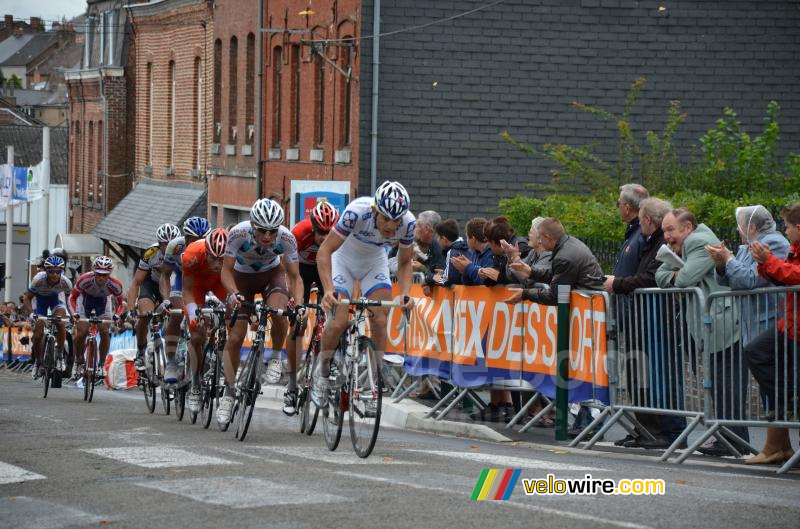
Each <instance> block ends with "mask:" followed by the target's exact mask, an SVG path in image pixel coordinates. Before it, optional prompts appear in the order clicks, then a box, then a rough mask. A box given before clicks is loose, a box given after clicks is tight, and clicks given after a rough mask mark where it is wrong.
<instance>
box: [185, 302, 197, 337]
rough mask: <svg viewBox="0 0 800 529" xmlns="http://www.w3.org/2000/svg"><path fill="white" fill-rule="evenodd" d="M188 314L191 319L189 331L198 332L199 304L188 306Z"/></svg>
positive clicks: (189, 304)
mask: <svg viewBox="0 0 800 529" xmlns="http://www.w3.org/2000/svg"><path fill="white" fill-rule="evenodd" d="M186 314H187V316H188V317H189V330H190V331H192V332H194V331H196V330H197V303H187V304H186Z"/></svg>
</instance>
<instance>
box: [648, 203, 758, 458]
mask: <svg viewBox="0 0 800 529" xmlns="http://www.w3.org/2000/svg"><path fill="white" fill-rule="evenodd" d="M661 227H662V229H663V230H664V240H665V241H666V242H667V244H669V245H670V247H671V248H672V250H673V251H674V252H675V253H676V254H677V255H679V256H680V257H681V258H682V259H683V265H682V267H677V266H675V265H674V264H670V263H663V264H662V265H661V266H660V267H659V268H658V270H657V271H656V283H657V284H658V286H659V287H661V288H671V287H676V288H690V287H698V288H700V289H701V290H702V292H703V294H704V296H705V298H706V299H707V298H708V296H709V295H710V294H712V293H714V292H722V291H726V290H729V289H728V288H727V287H723V286H720V284H719V283H717V280H716V279H715V277H714V262H713V261H712V260H711V257H710V256H709V255H708V253H707V252H706V251H705V246H706V245H712V246H718V245H719V243H720V241H719V239H718V238H717V236H716V235H714V233H713V232H712V231H711V230H710V229H709V228H708V226H706V225H705V224H698V223H697V220H696V219H695V216H694V215H693V214H692V213H691V212H690V211H688V210H687V209H685V208H680V209H675V210H672V211H671V212H669V213H667V215H666V216H665V217H664V221H663V222H662V225H661ZM684 316H685V320H684V321H685V322H686V324H687V326H688V331H689V336H690V337H691V339H692V340H693V341H694V343H695V344H700V343H703V335H702V333H703V325H701V324H700V322H701V321H703V318H702V315H701V314H698V313H697V309H696V308H695V307H694V305H693V304H692V303H689V304H688V306H687V307H686V309H685V312H684ZM710 324H711V342H710V344H709V343H706V344H705V346H706V347H708V348H710V351H709V353H710V354H711V363H712V366H713V370H714V372H713V377H714V380H715V381H716V383H715V384H714V390H713V393H714V407H715V415H716V417H717V419H741V418H742V414H743V412H744V408H745V402H744V401H745V396H746V393H745V391H746V390H745V388H746V387H747V371H746V370H745V369H743V368H742V361H741V350H740V349H741V342H740V340H739V336H740V333H739V318H738V311H737V310H736V307H735V305H734V303H733V302H732V300H730V299H721V300H718V302H715V303H714V304H713V305H712V308H711V322H710ZM706 376H708V375H706ZM727 429H728V430H730V431H731V432H732V433H734V434H735V435H737V436H738V437H740V438H741V439H742V440H743V441H745V442H749V441H750V436H749V434H748V431H747V428H746V427H741V426H728V427H727ZM720 435H725V433H724V432H723V433H721V434H720ZM728 441H730V442H731V444H733V446H734V447H737V449H739V447H741V450H740V451H746V450H748V449H747V448H745V447H744V446H742V445H741V443H739V442H738V441H736V439H734V438H728ZM699 451H700V452H701V453H703V454H706V455H714V456H728V455H734V454H732V453H731V452H730V451H729V450H728V449H727V447H726V446H725V445H723V444H722V443H720V442H718V441H717V440H716V439H715V440H713V441H711V442H709V443H708V444H706V445H704V446H702V447H700V448H699Z"/></svg>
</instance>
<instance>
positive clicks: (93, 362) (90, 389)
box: [83, 338, 97, 402]
mask: <svg viewBox="0 0 800 529" xmlns="http://www.w3.org/2000/svg"><path fill="white" fill-rule="evenodd" d="M83 365H84V368H83V373H84V376H83V400H85V401H87V402H92V397H93V396H94V374H95V373H96V370H97V342H95V341H94V339H92V338H89V342H88V343H87V344H86V358H85V359H84V364H83Z"/></svg>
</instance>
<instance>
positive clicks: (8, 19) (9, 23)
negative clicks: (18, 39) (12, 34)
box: [6, 15, 14, 30]
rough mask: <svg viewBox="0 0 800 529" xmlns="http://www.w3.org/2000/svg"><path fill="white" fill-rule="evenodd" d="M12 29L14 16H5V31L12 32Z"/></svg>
mask: <svg viewBox="0 0 800 529" xmlns="http://www.w3.org/2000/svg"><path fill="white" fill-rule="evenodd" d="M13 28H14V15H6V29H7V30H12V29H13Z"/></svg>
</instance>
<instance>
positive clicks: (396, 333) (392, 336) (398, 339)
mask: <svg viewBox="0 0 800 529" xmlns="http://www.w3.org/2000/svg"><path fill="white" fill-rule="evenodd" d="M393 301H395V302H396V303H400V302H401V297H400V296H397V297H395V298H394V300H393ZM396 310H403V309H401V308H399V307H391V308H390V309H389V316H388V317H387V319H388V321H387V325H388V326H389V328H388V329H387V332H386V339H387V340H389V343H390V344H391V345H392V347H398V346H399V345H400V344H401V343H402V342H403V338H405V330H406V329H405V328H404V327H405V325H404V323H405V322H404V321H403V320H404V318H403V317H401V318H398V320H397V321H398V323H397V327H394V326H392V322H393V321H394V313H395V311H396Z"/></svg>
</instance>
